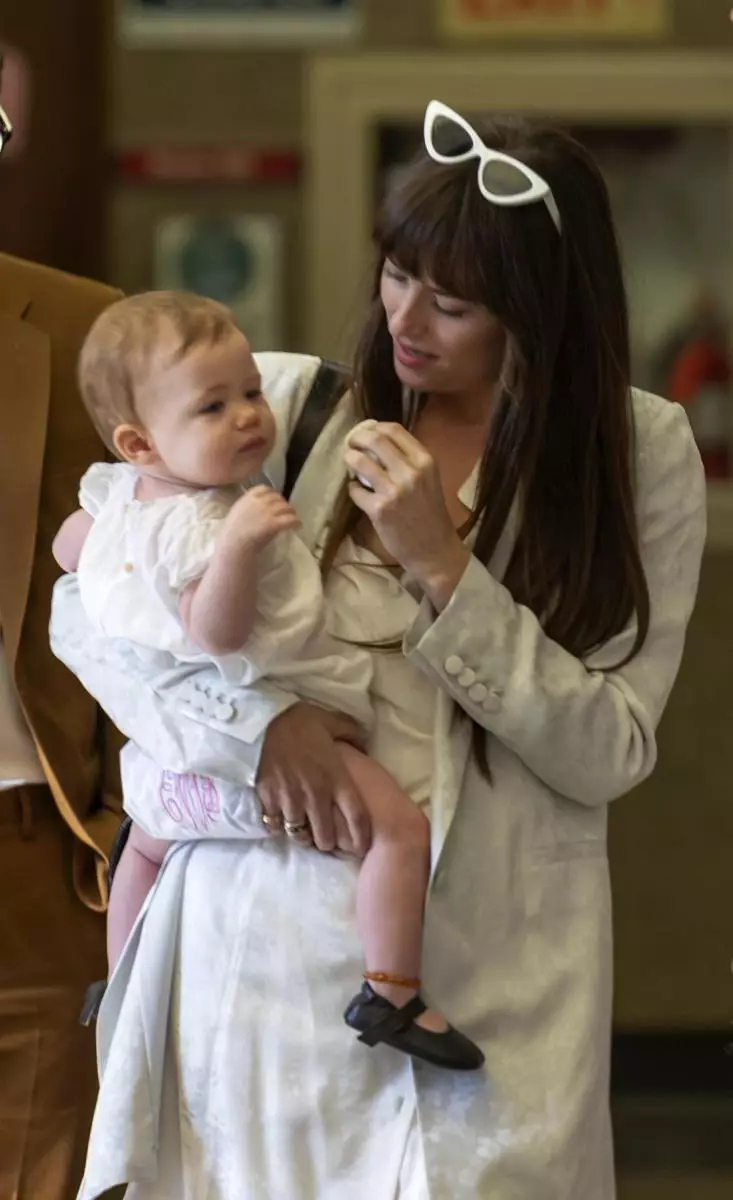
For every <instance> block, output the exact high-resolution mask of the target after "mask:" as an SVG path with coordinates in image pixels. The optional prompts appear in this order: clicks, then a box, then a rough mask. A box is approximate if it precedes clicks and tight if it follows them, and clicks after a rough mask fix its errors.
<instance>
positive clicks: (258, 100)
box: [111, 0, 733, 147]
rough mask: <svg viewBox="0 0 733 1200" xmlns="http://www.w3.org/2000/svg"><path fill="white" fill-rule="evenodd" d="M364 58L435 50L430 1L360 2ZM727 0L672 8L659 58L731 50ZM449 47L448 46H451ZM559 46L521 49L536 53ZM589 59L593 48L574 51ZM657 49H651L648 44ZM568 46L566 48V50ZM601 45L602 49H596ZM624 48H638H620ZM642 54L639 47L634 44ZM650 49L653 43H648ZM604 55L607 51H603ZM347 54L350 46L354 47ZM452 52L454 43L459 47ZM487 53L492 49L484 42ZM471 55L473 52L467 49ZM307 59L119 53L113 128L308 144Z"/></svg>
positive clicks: (141, 134) (118, 132)
mask: <svg viewBox="0 0 733 1200" xmlns="http://www.w3.org/2000/svg"><path fill="white" fill-rule="evenodd" d="M363 3H364V9H365V32H364V36H363V38H362V40H361V42H360V43H359V44H358V45H359V47H363V48H364V49H368V50H396V49H399V50H403V51H404V50H409V49H415V50H434V49H436V48H440V47H441V46H445V45H446V44H447V43H446V42H445V39H443V38H441V37H440V36H439V34H438V33H437V30H436V26H437V19H436V17H435V15H434V14H435V10H436V5H435V4H434V3H433V2H432V0H363ZM727 8H728V5H727V3H724V2H722V0H673V9H674V14H675V16H674V25H675V28H674V32H673V34H672V36H671V37H669V38H665V39H664V41H663V42H661V43H656V44H657V45H659V49H660V50H664V49H665V48H666V47H670V46H674V47H675V48H677V49H680V48H687V49H693V48H708V49H716V50H720V49H721V48H722V46H723V45H726V44H727V45H728V46H730V47H731V49H732V50H733V30H731V28H730V27H729V25H728V21H727ZM448 44H450V43H448ZM548 44H550V45H552V46H553V47H555V48H560V46H562V43H561V42H556V41H553V42H552V43H547V42H544V43H538V42H529V41H526V42H524V41H523V42H519V43H518V42H516V41H513V42H512V43H511V45H512V46H513V47H514V48H517V47H526V49H527V50H528V51H530V52H531V51H537V50H541V49H542V48H546V47H547V45H548ZM569 44H570V46H571V47H573V46H574V47H575V48H576V49H578V51H579V52H580V53H583V52H585V51H586V50H588V49H589V48H591V47H592V46H593V45H594V44H593V43H592V42H588V41H584V42H583V43H582V44H580V45H579V44H578V42H577V41H575V42H574V43H569ZM652 44H653V43H652ZM565 45H566V46H567V45H568V43H565ZM595 45H596V46H597V45H598V43H596V44H595ZM612 45H613V46H614V47H615V48H618V49H624V48H629V47H630V48H632V49H633V48H634V43H629V42H628V41H626V42H624V41H622V40H618V41H614V42H613V43H612ZM635 45H636V47H637V48H638V46H639V43H636V44H635ZM642 45H643V47H644V48H648V47H649V45H650V43H649V42H648V41H646V40H645V41H644V43H642ZM605 46H606V48H608V46H609V43H605ZM349 48H350V49H353V48H354V46H353V45H350V47H349ZM453 48H455V45H453ZM482 48H483V49H485V50H486V49H489V48H491V47H490V46H489V44H488V43H487V42H483V43H482ZM466 53H471V51H466ZM306 58H307V52H305V53H298V52H293V51H288V52H283V51H270V52H267V53H265V52H264V51H262V50H260V49H258V50H257V51H256V52H252V53H243V52H241V51H237V50H230V51H200V52H197V51H185V52H182V51H159V50H145V51H141V50H126V51H119V52H117V53H114V54H113V61H114V83H113V87H112V93H111V103H112V129H113V133H114V137H115V139H116V140H117V141H118V143H121V144H129V143H131V142H132V143H135V142H137V141H140V140H142V139H144V138H145V137H146V136H147V137H149V138H161V139H165V138H171V139H178V138H180V137H181V134H182V131H183V130H185V131H186V136H190V137H191V138H192V139H196V138H198V139H204V140H206V139H208V138H211V139H212V140H218V139H223V140H226V139H242V140H243V141H251V142H252V144H253V145H268V146H271V145H284V146H288V147H290V146H294V145H299V144H300V142H301V139H302V137H303V110H302V103H301V85H302V68H303V64H304V62H305V60H306Z"/></svg>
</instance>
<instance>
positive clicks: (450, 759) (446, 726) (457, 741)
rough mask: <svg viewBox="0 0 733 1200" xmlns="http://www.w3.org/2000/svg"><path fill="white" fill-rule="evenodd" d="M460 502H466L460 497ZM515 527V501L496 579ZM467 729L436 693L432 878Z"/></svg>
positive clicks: (494, 562)
mask: <svg viewBox="0 0 733 1200" xmlns="http://www.w3.org/2000/svg"><path fill="white" fill-rule="evenodd" d="M461 499H462V500H463V502H464V503H466V502H467V501H466V500H464V498H463V495H462V496H461ZM518 526H519V500H518V499H515V500H514V503H513V505H512V507H511V510H510V512H509V517H508V519H507V523H506V525H505V526H504V529H503V532H502V534H501V537H500V538H499V541H498V542H497V545H496V549H495V551H494V553H493V555H492V557H491V562H490V563H489V571H490V572H491V574H492V575H493V576H494V577H495V578H496V579H499V580H501V579H503V577H504V574H505V572H506V569H507V567H508V566H509V560H510V558H511V555H512V551H513V549H514V543H515V541H516V537H517V530H518ZM471 728H472V726H471V722H470V721H468V720H465V719H459V717H458V716H457V714H456V712H455V705H454V703H453V699H452V697H451V696H449V695H448V693H447V692H444V691H439V692H438V698H437V703H436V707H435V737H434V747H435V751H434V767H433V787H432V793H431V798H430V828H431V835H430V839H431V859H432V864H433V868H432V869H433V875H434V874H435V870H436V868H437V865H438V859H439V858H440V855H441V853H442V850H443V847H444V845H445V840H446V838H447V836H448V830H449V829H450V827H451V825H452V823H453V819H454V817H455V815H456V807H457V805H458V800H459V797H460V794H461V788H462V785H463V776H464V775H465V772H466V766H467V764H468V760H469V757H470V754H471Z"/></svg>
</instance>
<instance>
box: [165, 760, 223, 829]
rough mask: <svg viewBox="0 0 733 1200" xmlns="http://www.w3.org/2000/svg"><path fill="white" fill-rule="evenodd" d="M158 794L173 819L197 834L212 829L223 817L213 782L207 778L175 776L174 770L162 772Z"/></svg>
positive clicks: (177, 823)
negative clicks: (220, 817) (221, 816)
mask: <svg viewBox="0 0 733 1200" xmlns="http://www.w3.org/2000/svg"><path fill="white" fill-rule="evenodd" d="M159 795H160V800H161V804H162V805H163V808H164V809H165V811H166V812H167V814H168V816H169V817H170V819H171V820H172V821H175V823H176V825H183V826H184V828H186V829H191V830H193V831H194V832H196V833H200V832H204V831H206V830H207V829H209V828H211V826H212V825H214V824H215V823H216V821H217V820H218V818H219V816H220V814H221V802H220V800H219V793H218V792H217V790H216V785H215V783H214V781H213V779H209V777H208V776H207V775H176V774H175V773H174V772H173V771H163V772H162V774H161V777H160V791H159Z"/></svg>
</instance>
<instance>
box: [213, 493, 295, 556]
mask: <svg viewBox="0 0 733 1200" xmlns="http://www.w3.org/2000/svg"><path fill="white" fill-rule="evenodd" d="M299 526H300V521H299V520H298V517H297V514H296V512H295V509H293V508H292V507H291V506H290V505H289V504H288V502H287V500H286V499H285V497H284V496H281V495H280V493H279V492H276V491H275V489H274V488H271V487H266V486H265V485H264V484H258V485H257V487H253V488H250V489H249V491H247V492H245V493H244V495H243V496H240V498H239V500H237V502H236V504H235V505H234V506H233V508H232V509H231V510H230V511H229V513H228V514H227V516H226V519H225V521H224V531H223V532H224V536H225V537H227V538H232V539H235V540H236V541H237V542H238V543H239V544H240V545H242V546H246V547H250V546H253V547H255V548H256V549H260V548H261V547H262V546H266V545H267V543H268V542H271V541H272V539H273V538H274V537H276V536H277V535H278V533H282V532H283V530H285V529H297V528H299Z"/></svg>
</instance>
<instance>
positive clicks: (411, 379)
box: [392, 354, 430, 392]
mask: <svg viewBox="0 0 733 1200" xmlns="http://www.w3.org/2000/svg"><path fill="white" fill-rule="evenodd" d="M392 361H393V363H394V369H395V375H396V376H397V378H398V379H399V381H400V383H404V385H405V387H410V388H414V389H415V390H416V391H421V392H424V391H427V390H428V388H429V387H430V366H429V364H428V363H427V362H426V363H421V364H417V363H416V364H415V366H408V365H407V363H404V362H402V361H401V360H400V359H399V358H398V357H397V355H396V354H395V355H394V357H393V360H392Z"/></svg>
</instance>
